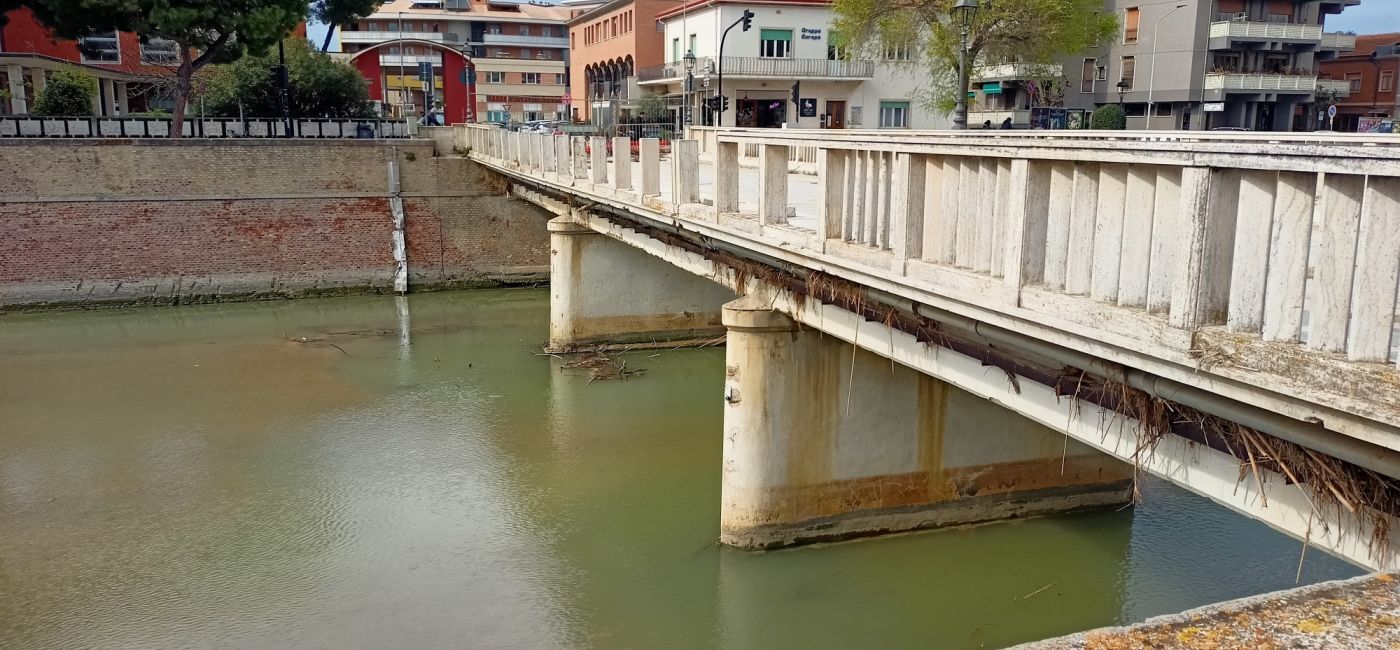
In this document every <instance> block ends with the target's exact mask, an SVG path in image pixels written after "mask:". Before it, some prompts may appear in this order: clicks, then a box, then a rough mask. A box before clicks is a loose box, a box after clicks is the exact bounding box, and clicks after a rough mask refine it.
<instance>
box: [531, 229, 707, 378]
mask: <svg viewBox="0 0 1400 650" xmlns="http://www.w3.org/2000/svg"><path fill="white" fill-rule="evenodd" d="M549 247H550V268H549V271H550V280H549V289H550V299H549V348H550V349H551V350H556V351H565V350H570V349H575V348H578V347H582V346H587V345H593V344H599V343H636V342H641V341H679V340H686V339H701V338H715V337H718V336H721V335H723V334H724V327H723V325H722V324H721V323H720V307H721V306H722V305H723V304H724V303H725V302H726V301H729V300H732V299H733V298H734V292H733V291H730V290H729V289H728V288H726V287H723V286H721V285H719V284H716V283H714V282H711V281H709V280H706V279H705V278H701V277H698V276H695V275H692V274H690V273H688V272H686V271H685V270H683V269H680V268H677V267H676V266H675V265H672V264H669V263H667V262H665V261H663V260H660V259H657V258H655V257H652V256H650V255H648V254H646V253H644V252H642V251H640V250H637V249H636V248H633V247H631V246H628V245H626V244H622V243H620V242H617V241H614V240H612V239H610V238H608V237H606V236H604V235H601V234H598V233H597V232H594V231H593V230H592V229H590V228H589V227H588V226H584V225H581V224H578V223H575V222H574V221H572V220H570V219H569V218H567V217H558V218H555V219H552V220H551V221H550V222H549Z"/></svg>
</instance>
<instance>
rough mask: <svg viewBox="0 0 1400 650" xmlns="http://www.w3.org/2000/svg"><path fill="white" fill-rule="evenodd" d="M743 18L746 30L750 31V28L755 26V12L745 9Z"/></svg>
mask: <svg viewBox="0 0 1400 650" xmlns="http://www.w3.org/2000/svg"><path fill="white" fill-rule="evenodd" d="M741 20H743V21H744V31H746V32H747V31H749V28H750V27H753V12H752V11H749V10H748V9H745V10H744V17H743V18H741Z"/></svg>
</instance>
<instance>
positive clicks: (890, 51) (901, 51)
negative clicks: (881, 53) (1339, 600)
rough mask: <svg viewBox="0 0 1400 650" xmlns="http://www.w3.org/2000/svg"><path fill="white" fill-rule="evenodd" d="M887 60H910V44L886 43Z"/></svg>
mask: <svg viewBox="0 0 1400 650" xmlns="http://www.w3.org/2000/svg"><path fill="white" fill-rule="evenodd" d="M885 60H886V61H908V60H909V46H908V45H907V44H905V45H886V46H885Z"/></svg>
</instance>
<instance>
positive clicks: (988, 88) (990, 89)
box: [982, 81, 1001, 95]
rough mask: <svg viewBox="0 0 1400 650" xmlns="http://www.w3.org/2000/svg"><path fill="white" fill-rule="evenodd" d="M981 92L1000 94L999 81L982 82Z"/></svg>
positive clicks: (984, 93)
mask: <svg viewBox="0 0 1400 650" xmlns="http://www.w3.org/2000/svg"><path fill="white" fill-rule="evenodd" d="M982 94H983V95H1000V94H1001V82H1000V81H994V82H992V83H987V84H982Z"/></svg>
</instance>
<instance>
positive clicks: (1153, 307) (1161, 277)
mask: <svg viewBox="0 0 1400 650" xmlns="http://www.w3.org/2000/svg"><path fill="white" fill-rule="evenodd" d="M1153 199H1154V201H1155V205H1154V206H1153V208H1152V252H1151V257H1152V259H1151V261H1150V262H1148V278H1147V311H1149V312H1151V313H1154V314H1165V313H1167V312H1168V311H1170V310H1171V306H1172V278H1174V277H1176V260H1177V258H1176V253H1177V249H1176V238H1177V233H1178V232H1179V231H1180V230H1181V221H1180V219H1181V170H1180V169H1179V168H1176V167H1159V168H1157V186H1156V188H1155V190H1154V192H1153ZM1309 199H1311V193H1309ZM1305 254H1306V253H1305Z"/></svg>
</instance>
